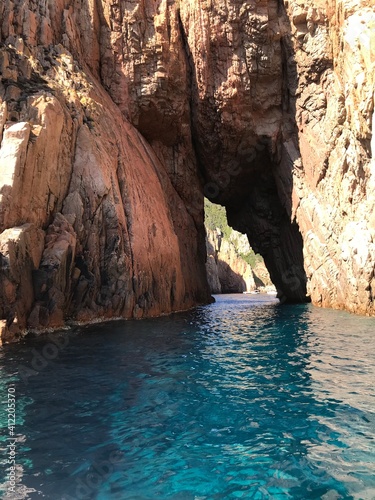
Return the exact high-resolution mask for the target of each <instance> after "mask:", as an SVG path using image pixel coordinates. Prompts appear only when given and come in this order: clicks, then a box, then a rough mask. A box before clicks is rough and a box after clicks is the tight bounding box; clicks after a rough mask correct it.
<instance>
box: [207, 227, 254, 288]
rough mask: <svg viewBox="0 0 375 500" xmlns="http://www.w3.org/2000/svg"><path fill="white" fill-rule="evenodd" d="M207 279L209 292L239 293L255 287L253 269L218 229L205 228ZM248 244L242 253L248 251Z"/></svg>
mask: <svg viewBox="0 0 375 500" xmlns="http://www.w3.org/2000/svg"><path fill="white" fill-rule="evenodd" d="M206 238H207V239H206V247H207V262H206V270H207V279H208V284H209V286H210V290H211V293H214V294H215V293H241V292H246V291H251V290H255V288H257V286H256V284H255V280H254V275H253V270H252V268H251V266H250V264H248V263H247V262H246V261H245V260H244V259H243V258H242V257H241V255H240V253H239V252H238V248H236V246H235V245H234V244H233V242H232V241H230V240H227V239H224V238H223V235H222V233H221V232H220V230H216V231H214V230H211V229H208V230H207V237H206ZM249 248H250V247H249V244H248V243H247V247H246V248H245V249H244V253H245V252H248V251H249Z"/></svg>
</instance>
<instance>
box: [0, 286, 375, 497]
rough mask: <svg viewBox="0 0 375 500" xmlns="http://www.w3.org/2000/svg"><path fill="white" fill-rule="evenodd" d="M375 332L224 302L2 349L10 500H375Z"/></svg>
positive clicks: (273, 306)
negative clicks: (10, 417) (8, 405)
mask: <svg viewBox="0 0 375 500" xmlns="http://www.w3.org/2000/svg"><path fill="white" fill-rule="evenodd" d="M374 327H375V320H374V319H371V318H364V317H357V316H353V315H349V314H347V313H343V312H337V311H330V310H321V309H318V308H314V307H312V306H310V305H301V306H280V305H279V304H278V303H277V301H276V300H275V299H273V298H272V297H270V296H246V295H227V296H219V297H217V302H216V303H215V304H212V305H210V306H207V307H202V308H198V309H197V310H195V311H191V312H188V313H182V314H176V315H173V316H170V317H164V318H159V319H154V320H144V321H128V322H112V323H107V324H101V325H94V326H90V327H87V328H80V329H74V330H72V331H67V332H64V333H63V334H59V335H57V334H54V335H53V337H51V338H50V339H47V338H43V339H40V338H39V339H35V340H28V341H27V342H24V343H23V344H21V345H12V346H7V347H5V348H4V349H3V350H2V351H0V370H1V382H0V383H1V394H2V399H1V401H2V403H1V404H2V410H1V411H2V413H1V424H2V437H1V443H0V444H1V448H2V450H1V451H2V457H1V458H4V459H6V458H7V453H8V451H9V449H10V448H9V447H8V448H7V444H9V442H11V441H9V440H8V441H7V439H8V438H9V437H10V436H9V431H8V429H7V420H6V414H5V411H4V409H5V403H4V401H6V397H7V389H8V388H9V387H12V385H11V384H14V388H15V395H16V411H17V419H16V420H17V422H16V423H17V425H16V430H15V438H16V442H15V445H16V453H17V455H16V460H15V461H16V464H17V470H16V477H17V479H16V481H17V484H16V487H15V491H14V492H9V483H8V484H6V485H5V487H4V488H5V489H7V490H8V497H7V498H11V499H13V498H14V499H16V498H31V499H34V498H47V499H53V500H55V499H72V498H73V499H81V498H86V499H98V500H105V499H134V500H135V499H138V500H142V499H150V500H153V499H176V500H177V499H178V500H180V499H181V500H185V499H186V500H190V499H191V500H193V499H195V500H203V499H227V498H228V499H232V498H233V499H234V498H245V499H247V498H254V499H288V498H292V499H302V500H305V499H324V500H337V499H351V498H353V499H366V500H367V499H374V498H375V479H374V476H375V469H374V462H375V447H374V430H375V429H374V426H375V395H374V381H375V359H374V338H375V337H374V334H375V328H374ZM56 344H57V345H58V346H57V345H56ZM8 472H9V471H8ZM5 474H6V471H5V467H4V462H3V469H2V478H1V479H2V481H3V482H4V481H6V476H5ZM9 494H10V496H9Z"/></svg>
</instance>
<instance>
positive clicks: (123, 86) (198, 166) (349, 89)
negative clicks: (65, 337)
mask: <svg viewBox="0 0 375 500" xmlns="http://www.w3.org/2000/svg"><path fill="white" fill-rule="evenodd" d="M374 6H375V0H366V1H365V0H345V1H343V0H332V1H328V0H319V1H317V0H303V1H302V0H293V1H289V2H285V4H283V3H282V2H280V1H279V0H259V1H258V0H246V1H239V0H211V1H209V2H208V1H203V0H202V1H197V0H186V1H184V2H179V1H174V0H169V1H168V2H167V1H166V0H144V1H133V2H119V1H118V0H86V1H85V2H82V1H80V0H56V1H54V2H50V1H47V0H40V1H38V2H35V1H34V0H13V1H10V0H5V1H2V2H1V3H0V71H1V83H0V140H1V146H0V260H1V262H0V264H1V266H0V318H1V320H0V321H1V325H0V326H1V331H2V337H3V339H4V340H5V341H7V340H11V339H14V338H17V336H20V335H21V334H22V332H24V331H25V330H26V329H27V328H36V329H42V328H49V327H58V326H61V325H63V324H64V322H65V321H66V320H67V319H73V320H78V321H89V320H91V319H94V318H97V317H107V318H109V317H117V316H120V317H137V318H138V317H143V316H153V315H157V314H161V313H167V312H170V311H172V310H179V309H186V308H188V307H191V306H193V305H194V304H197V303H205V302H207V301H208V300H209V289H208V284H207V280H206V276H205V258H206V249H205V230H204V217H203V197H204V195H206V196H207V197H208V198H210V199H211V200H213V201H215V202H217V203H220V204H221V205H224V206H225V207H226V209H227V214H228V219H229V223H230V225H231V226H232V227H234V228H236V229H238V230H239V231H240V232H242V233H245V234H247V236H248V238H249V240H250V243H251V246H252V248H253V249H254V250H255V251H256V252H258V253H260V254H261V255H262V256H263V257H264V260H265V263H266V265H267V268H268V270H269V272H270V276H271V278H272V281H273V282H274V283H275V286H276V287H277V290H278V293H279V295H280V296H281V297H282V299H283V300H285V301H290V302H295V301H297V302H298V301H304V300H307V299H308V297H309V296H310V297H311V299H312V301H313V302H314V304H318V305H322V306H327V307H335V308H345V309H347V310H350V311H353V312H359V313H366V314H374V313H375V306H374V297H375V277H374V275H375V268H374V264H375V215H374V214H375V198H374V192H375V165H374V159H373V154H374V150H375V142H374V141H375V139H374V137H373V129H374V126H375V119H374V87H375V85H374V84H375V81H374V78H375V76H374V75H375V71H374V64H375V49H374V47H375V38H374V37H375V35H374V32H375V31H374V26H375V10H374Z"/></svg>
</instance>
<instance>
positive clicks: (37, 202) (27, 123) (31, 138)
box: [0, 1, 210, 340]
mask: <svg viewBox="0 0 375 500" xmlns="http://www.w3.org/2000/svg"><path fill="white" fill-rule="evenodd" d="M99 3H100V2H99ZM103 3H105V2H103ZM96 4H97V2H94V1H92V2H85V3H84V5H83V4H82V2H69V1H58V2H53V3H51V2H33V1H26V2H25V1H18V2H17V1H16V2H8V1H6V2H2V3H1V6H0V19H1V20H2V21H1V22H2V25H1V42H2V45H1V47H0V70H1V75H2V80H1V86H0V99H1V101H0V102H1V115H0V125H1V127H0V131H1V149H0V185H1V187H0V230H1V231H2V232H1V234H0V251H1V278H0V287H1V288H0V289H1V293H0V313H1V318H3V320H2V325H1V326H2V330H3V339H5V340H9V339H12V338H15V337H17V336H18V335H19V334H20V333H21V332H22V331H24V330H25V329H26V328H28V327H29V328H49V327H58V326H61V325H62V324H63V323H64V321H65V320H66V319H67V318H72V319H75V320H79V321H88V320H91V319H94V318H97V317H119V316H121V317H137V318H140V317H142V316H153V315H159V314H162V313H168V312H170V311H173V310H180V309H186V308H189V307H192V306H193V305H195V304H197V303H203V302H207V301H209V300H210V295H209V290H208V286H207V282H206V277H205V271H204V255H205V247H204V239H203V240H202V237H201V234H200V231H201V232H202V229H200V226H202V228H203V195H202V194H201V195H200V198H199V199H200V200H201V208H200V210H196V211H195V212H194V216H192V215H191V214H189V212H188V211H187V209H186V207H185V204H184V202H183V201H182V199H181V197H180V196H179V194H178V193H177V191H176V189H175V188H174V187H173V186H172V184H171V182H170V180H169V178H168V175H167V172H166V169H165V165H164V164H163V163H161V161H160V160H159V159H158V157H157V155H156V154H155V151H154V150H153V149H152V148H151V147H150V145H149V144H148V143H147V141H146V140H145V139H144V138H143V137H142V136H141V135H140V134H139V132H138V131H137V130H136V129H135V128H134V127H133V126H132V125H131V124H130V123H129V121H128V120H127V119H126V117H125V115H124V114H123V113H122V112H121V106H120V103H118V104H115V103H114V102H113V100H112V99H111V97H110V96H109V94H108V92H106V90H105V88H104V87H105V85H106V81H107V79H106V78H105V74H104V72H105V71H108V73H106V74H107V78H108V79H110V80H111V81H113V85H114V84H115V79H114V78H113V75H112V73H110V68H107V70H106V64H107V65H108V64H109V61H108V60H107V58H106V57H107V56H106V50H107V49H108V44H106V43H105V40H106V39H107V35H108V34H109V28H108V29H107V30H106V29H105V27H106V18H105V17H103V16H104V13H102V12H99V11H98V8H97V5H96ZM99 10H100V9H99ZM111 12H112V14H111V16H112V17H111V19H112V18H113V19H114V18H115V14H114V10H113V9H112V10H111ZM108 43H109V42H108ZM110 54H111V57H114V56H115V52H113V51H112V49H111V50H110ZM100 71H102V72H103V76H101V75H100ZM116 89H117V90H116V91H117V92H120V88H119V87H116ZM127 102H128V101H127ZM195 176H196V177H197V174H196V172H195ZM196 182H197V181H196ZM200 191H201V190H198V196H199V192H200ZM202 242H203V244H202Z"/></svg>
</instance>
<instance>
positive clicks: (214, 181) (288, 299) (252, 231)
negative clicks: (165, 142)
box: [204, 141, 309, 303]
mask: <svg viewBox="0 0 375 500" xmlns="http://www.w3.org/2000/svg"><path fill="white" fill-rule="evenodd" d="M278 154H279V155H280V156H279V158H278V161H275V157H276V154H275V152H272V151H270V145H269V142H268V143H267V141H263V142H260V143H258V144H257V145H255V146H252V147H251V148H248V150H247V151H245V152H244V154H242V155H240V156H235V157H234V158H235V159H234V160H233V159H232V160H229V161H227V162H226V163H224V162H222V161H220V162H219V163H218V168H217V169H216V175H215V170H214V169H212V168H211V169H210V170H208V171H207V170H206V171H205V186H204V194H205V196H206V198H207V199H208V200H209V201H210V202H211V203H213V204H214V205H213V206H215V205H217V206H222V207H224V208H225V214H226V216H225V219H226V221H224V220H223V212H221V215H220V217H219V220H218V222H219V227H220V224H224V222H227V223H228V227H230V228H232V229H233V230H236V231H238V232H239V233H242V234H243V235H246V237H247V239H248V242H249V245H250V247H251V249H252V251H253V253H254V255H260V256H261V257H262V259H263V261H264V264H265V267H266V268H267V270H268V273H269V277H270V280H271V282H272V284H273V285H274V287H275V289H276V291H277V295H278V298H279V299H280V301H281V302H282V303H301V302H308V301H309V297H308V295H307V289H306V283H307V278H306V273H305V270H304V262H303V240H302V236H301V233H300V231H299V227H298V223H297V221H296V219H295V218H294V217H292V214H291V211H292V208H291V207H292V201H291V199H292V188H293V184H292V174H291V169H290V165H285V162H283V158H282V152H281V153H280V152H278ZM207 206H208V204H207V202H206V203H205V212H206V219H207ZM210 210H212V209H210ZM211 226H212V224H211ZM210 286H211V284H210ZM225 290H226V291H227V292H231V291H232V290H231V288H230V287H227V288H226V289H225ZM233 291H241V290H233ZM242 291H244V290H242Z"/></svg>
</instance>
